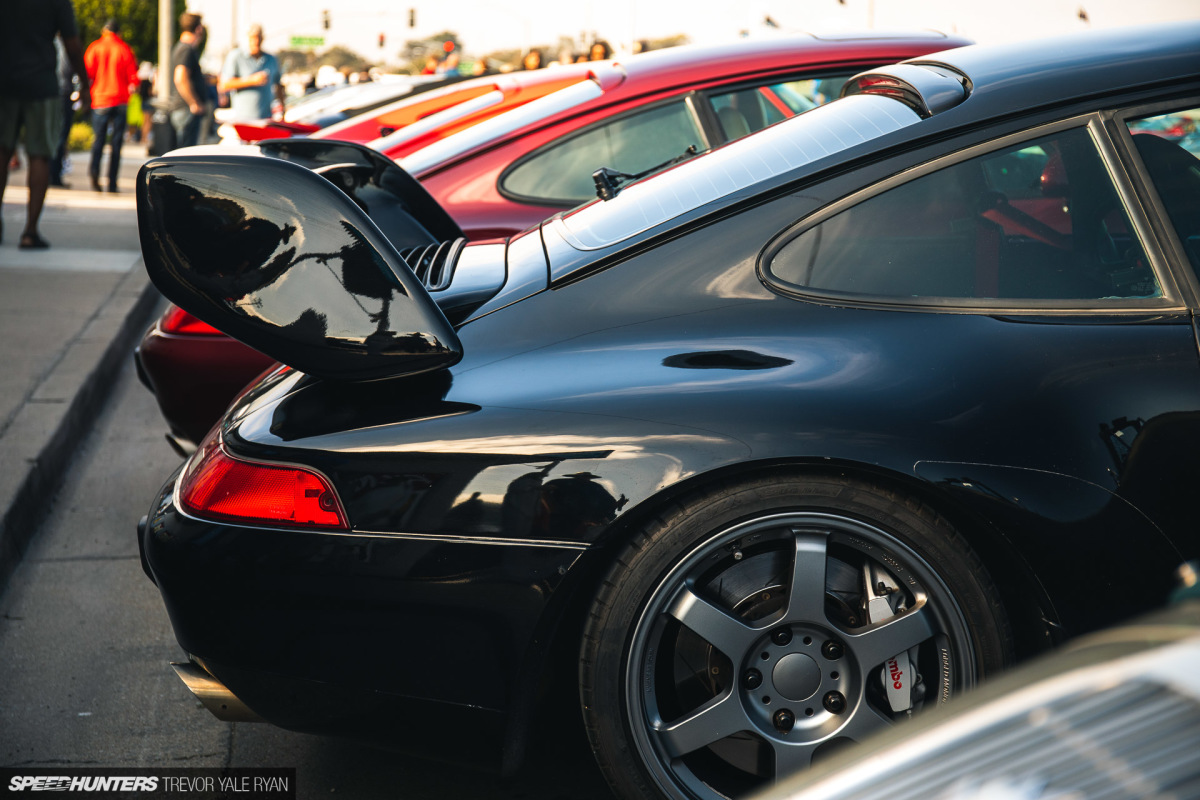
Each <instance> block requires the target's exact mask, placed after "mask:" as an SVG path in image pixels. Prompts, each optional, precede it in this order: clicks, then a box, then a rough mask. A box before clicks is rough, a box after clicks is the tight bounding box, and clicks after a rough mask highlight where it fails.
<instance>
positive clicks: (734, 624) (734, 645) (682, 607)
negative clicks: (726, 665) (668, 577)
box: [667, 586, 759, 663]
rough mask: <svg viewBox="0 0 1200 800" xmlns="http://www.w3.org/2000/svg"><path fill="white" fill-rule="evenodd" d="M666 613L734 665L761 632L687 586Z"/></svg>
mask: <svg viewBox="0 0 1200 800" xmlns="http://www.w3.org/2000/svg"><path fill="white" fill-rule="evenodd" d="M667 613H669V614H670V615H671V616H672V617H674V618H675V619H677V620H679V621H680V622H682V623H683V624H684V625H685V626H687V627H688V628H690V629H691V630H692V631H693V632H695V633H696V634H698V635H699V636H701V637H702V638H703V639H704V640H705V641H707V642H708V643H709V644H711V645H712V646H713V647H715V648H717V649H718V650H720V651H721V652H722V653H724V654H725V655H726V656H728V657H729V658H730V659H732V660H733V661H734V662H735V663H736V662H738V661H739V660H740V659H741V657H742V655H743V654H744V653H745V652H746V648H748V647H749V646H750V645H751V644H752V643H753V641H754V637H755V636H757V635H758V633H759V631H758V630H757V629H755V628H751V627H750V626H749V625H746V624H745V623H744V622H742V621H741V620H739V619H738V618H737V617H734V616H732V615H730V614H729V613H728V612H727V611H725V610H724V609H721V608H718V607H717V606H715V605H713V604H712V603H710V602H708V601H707V600H705V599H703V598H701V597H700V596H699V595H697V594H696V593H695V592H693V591H692V590H691V589H690V588H689V587H687V586H685V587H683V588H682V589H680V590H679V594H677V595H676V596H675V602H673V603H671V607H670V608H669V609H667Z"/></svg>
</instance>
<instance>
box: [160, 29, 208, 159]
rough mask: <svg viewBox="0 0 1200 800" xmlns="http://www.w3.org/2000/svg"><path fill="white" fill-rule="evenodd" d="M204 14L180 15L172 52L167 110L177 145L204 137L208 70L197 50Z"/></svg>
mask: <svg viewBox="0 0 1200 800" xmlns="http://www.w3.org/2000/svg"><path fill="white" fill-rule="evenodd" d="M198 28H200V15H199V14H193V13H191V12H190V11H187V12H184V13H183V14H180V16H179V41H178V42H176V43H175V49H173V50H172V51H171V87H170V99H169V100H168V103H167V110H168V112H169V114H170V116H171V127H172V128H174V129H175V146H176V147H191V146H192V145H194V144H196V142H197V141H198V140H199V138H200V123H201V122H202V121H203V120H204V96H205V92H206V88H205V85H204V73H202V72H201V71H200V56H199V54H198V53H197V52H196V48H195V47H194V42H195V41H196V30H197V29H198Z"/></svg>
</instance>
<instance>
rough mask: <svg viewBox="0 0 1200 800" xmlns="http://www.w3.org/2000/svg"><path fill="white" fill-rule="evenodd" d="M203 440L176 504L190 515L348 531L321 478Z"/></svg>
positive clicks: (216, 439) (211, 438)
mask: <svg viewBox="0 0 1200 800" xmlns="http://www.w3.org/2000/svg"><path fill="white" fill-rule="evenodd" d="M220 438H221V437H220V434H219V432H218V430H217V429H214V430H213V432H212V433H210V434H209V435H208V438H207V439H205V441H204V443H203V444H202V445H201V446H200V450H199V451H197V453H196V455H195V456H194V457H193V459H192V463H191V464H189V465H188V468H187V471H186V472H184V474H183V478H182V479H181V481H182V482H181V483H180V487H179V501H180V505H182V506H183V508H184V510H185V511H187V512H188V513H189V514H193V515H195V516H197V517H201V518H204V519H214V520H227V521H229V522H240V523H244V524H263V525H283V526H288V527H304V528H321V529H325V530H340V531H345V530H349V529H350V526H349V525H347V524H346V515H345V513H344V512H343V511H342V504H341V503H340V502H339V501H338V498H337V494H335V493H334V491H333V487H332V486H330V485H329V482H328V481H327V480H325V478H323V477H322V476H321V475H318V474H317V473H315V472H312V471H309V470H306V469H301V468H299V467H294V466H287V465H282V464H263V463H259V462H256V461H245V460H243V459H240V458H234V457H233V456H231V455H229V454H228V453H226V452H225V449H224V448H223V447H221V443H220Z"/></svg>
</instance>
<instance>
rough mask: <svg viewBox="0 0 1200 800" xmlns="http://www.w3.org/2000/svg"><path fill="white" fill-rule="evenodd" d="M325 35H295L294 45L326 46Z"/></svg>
mask: <svg viewBox="0 0 1200 800" xmlns="http://www.w3.org/2000/svg"><path fill="white" fill-rule="evenodd" d="M324 46H325V37H324V36H293V37H292V47H293V48H295V49H299V48H301V47H324Z"/></svg>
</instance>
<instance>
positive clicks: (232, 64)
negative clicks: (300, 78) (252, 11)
mask: <svg viewBox="0 0 1200 800" xmlns="http://www.w3.org/2000/svg"><path fill="white" fill-rule="evenodd" d="M262 41H263V32H262V26H261V25H251V26H250V35H249V46H248V47H245V48H241V47H239V48H237V49H236V50H233V51H231V52H230V53H229V55H228V56H226V57H225V65H224V67H222V68H221V85H220V89H221V91H223V92H231V93H232V95H233V97H232V103H231V105H232V108H233V119H234V120H235V121H238V122H247V121H250V120H257V119H270V118H271V99H272V97H276V98H278V99H279V102H280V103H282V102H283V84H282V83H280V72H279V61H278V60H277V59H276V58H275V56H273V55H271V54H270V53H266V52H264V51H263V49H262Z"/></svg>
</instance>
